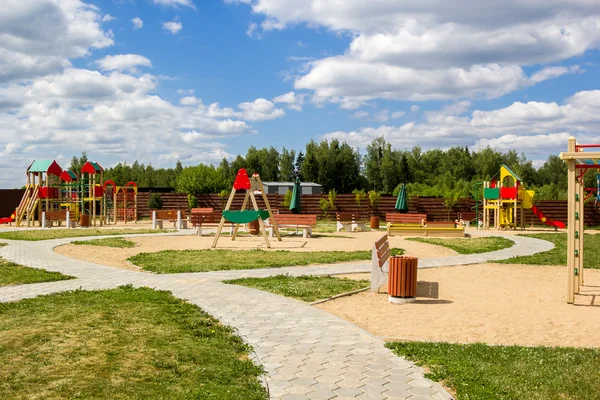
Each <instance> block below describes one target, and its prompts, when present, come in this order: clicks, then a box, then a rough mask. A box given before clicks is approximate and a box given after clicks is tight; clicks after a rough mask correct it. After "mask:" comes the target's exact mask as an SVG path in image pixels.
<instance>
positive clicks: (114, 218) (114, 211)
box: [113, 186, 119, 225]
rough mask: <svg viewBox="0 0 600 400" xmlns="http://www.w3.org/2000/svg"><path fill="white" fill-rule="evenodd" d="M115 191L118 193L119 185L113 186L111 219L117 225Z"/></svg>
mask: <svg viewBox="0 0 600 400" xmlns="http://www.w3.org/2000/svg"><path fill="white" fill-rule="evenodd" d="M117 193H119V187H118V186H115V187H114V188H113V221H114V223H115V225H117Z"/></svg>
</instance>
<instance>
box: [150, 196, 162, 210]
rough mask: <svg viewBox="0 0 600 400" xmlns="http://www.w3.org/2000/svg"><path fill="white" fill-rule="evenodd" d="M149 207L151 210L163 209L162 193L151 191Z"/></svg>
mask: <svg viewBox="0 0 600 400" xmlns="http://www.w3.org/2000/svg"><path fill="white" fill-rule="evenodd" d="M148 207H150V209H151V210H162V208H163V199H162V196H161V195H160V193H150V199H149V200H148Z"/></svg>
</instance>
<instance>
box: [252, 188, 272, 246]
mask: <svg viewBox="0 0 600 400" xmlns="http://www.w3.org/2000/svg"><path fill="white" fill-rule="evenodd" d="M249 192H250V200H252V205H253V206H254V209H255V210H257V211H258V203H257V202H256V197H254V191H253V190H252V188H251V189H250V191H249ZM258 224H259V226H260V233H261V234H262V236H263V238H264V239H265V244H266V245H267V248H268V249H270V248H271V243H270V242H269V236H268V235H267V232H265V224H264V223H263V220H262V218H260V217H259V218H258ZM275 227H276V225H273V229H275ZM278 233H279V232H278Z"/></svg>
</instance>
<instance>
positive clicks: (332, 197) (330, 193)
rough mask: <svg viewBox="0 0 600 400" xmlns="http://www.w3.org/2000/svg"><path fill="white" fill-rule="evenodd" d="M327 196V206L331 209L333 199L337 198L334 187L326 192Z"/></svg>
mask: <svg viewBox="0 0 600 400" xmlns="http://www.w3.org/2000/svg"><path fill="white" fill-rule="evenodd" d="M327 198H328V200H329V206H330V209H331V210H335V209H336V207H335V201H336V199H337V191H336V190H335V189H331V190H330V191H329V193H328V194H327Z"/></svg>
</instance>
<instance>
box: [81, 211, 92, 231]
mask: <svg viewBox="0 0 600 400" xmlns="http://www.w3.org/2000/svg"><path fill="white" fill-rule="evenodd" d="M79 226H81V227H82V228H89V227H90V216H89V215H87V214H81V215H80V216H79Z"/></svg>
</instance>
